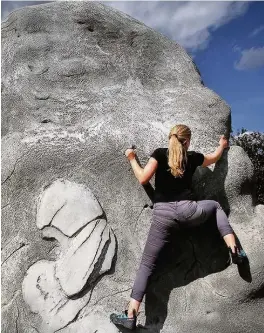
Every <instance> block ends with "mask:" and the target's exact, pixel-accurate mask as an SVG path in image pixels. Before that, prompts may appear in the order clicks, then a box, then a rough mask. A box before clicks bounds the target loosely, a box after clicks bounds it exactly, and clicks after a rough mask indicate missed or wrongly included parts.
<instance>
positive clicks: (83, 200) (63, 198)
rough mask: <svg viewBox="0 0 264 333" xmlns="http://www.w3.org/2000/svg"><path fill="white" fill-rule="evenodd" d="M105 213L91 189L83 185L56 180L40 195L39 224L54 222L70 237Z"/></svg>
mask: <svg viewBox="0 0 264 333" xmlns="http://www.w3.org/2000/svg"><path fill="white" fill-rule="evenodd" d="M102 214H103V211H102V208H101V206H100V205H99V203H98V201H97V200H96V198H95V197H94V195H93V194H92V192H91V191H90V190H89V189H87V188H85V187H84V186H83V185H79V184H74V183H71V182H69V181H66V180H64V181H61V180H57V181H55V182H54V183H52V184H51V186H49V187H48V188H46V189H45V191H44V193H43V194H42V196H41V198H40V203H39V207H38V215H37V226H38V228H40V229H42V228H43V227H44V226H47V225H52V226H54V227H56V228H58V229H59V230H61V231H62V232H63V233H64V234H65V235H66V236H69V237H71V236H72V235H73V234H75V233H76V232H78V230H80V229H81V228H83V227H84V226H85V225H86V224H87V223H89V222H91V221H92V220H94V219H96V218H97V217H99V216H101V215H102Z"/></svg>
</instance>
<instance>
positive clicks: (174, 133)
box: [168, 125, 191, 177]
mask: <svg viewBox="0 0 264 333" xmlns="http://www.w3.org/2000/svg"><path fill="white" fill-rule="evenodd" d="M188 139H191V130H190V128H189V127H188V126H186V125H176V126H174V127H172V129H171V130H170V134H169V156H168V161H169V162H168V164H169V167H170V171H171V173H172V175H173V176H174V177H182V176H183V173H184V170H185V165H186V162H187V147H186V143H187V140H188Z"/></svg>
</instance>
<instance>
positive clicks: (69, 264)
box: [56, 220, 112, 296]
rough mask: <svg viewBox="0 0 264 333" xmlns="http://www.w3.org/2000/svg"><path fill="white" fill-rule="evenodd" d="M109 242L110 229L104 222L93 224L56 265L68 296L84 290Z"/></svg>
mask: <svg viewBox="0 0 264 333" xmlns="http://www.w3.org/2000/svg"><path fill="white" fill-rule="evenodd" d="M109 241H110V235H109V228H108V227H107V225H106V221H104V220H99V221H94V222H91V223H90V224H89V225H88V226H86V227H85V228H84V229H83V230H82V232H81V233H80V234H79V235H78V236H76V237H75V239H74V240H73V242H72V244H71V246H70V247H69V248H68V250H67V252H66V253H64V254H63V255H62V256H61V258H60V259H59V260H58V262H57V263H56V277H57V278H58V280H59V281H60V285H61V287H62V289H63V291H64V292H65V294H66V295H67V296H73V295H75V294H78V293H79V292H80V291H81V290H82V289H83V288H84V286H85V285H86V283H87V281H89V277H90V275H91V274H92V273H93V272H94V269H95V267H96V265H97V264H99V262H100V257H101V256H103V258H104V256H105V253H104V252H105V250H104V247H105V246H106V245H108V244H107V242H109ZM103 250H104V251H103ZM111 257H112V252H111ZM101 260H102V259H101ZM96 277H97V276H96Z"/></svg>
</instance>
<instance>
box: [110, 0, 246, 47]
mask: <svg viewBox="0 0 264 333" xmlns="http://www.w3.org/2000/svg"><path fill="white" fill-rule="evenodd" d="M104 3H105V4H106V5H109V6H112V7H114V8H116V9H119V10H121V11H123V12H125V13H126V14H128V15H130V16H132V17H134V18H136V19H138V20H139V21H142V22H144V23H145V24H146V25H147V26H150V27H152V28H154V29H155V30H158V31H160V32H161V33H163V34H164V35H166V36H168V37H169V38H171V39H173V40H175V41H176V42H178V43H180V44H181V45H182V46H184V47H186V48H188V49H192V50H195V49H201V48H205V47H206V46H207V45H208V43H209V42H210V38H211V37H212V35H211V33H212V31H214V30H216V29H218V28H219V27H220V26H222V25H224V24H226V23H227V22H229V21H231V20H232V19H234V18H235V17H237V16H240V15H242V14H244V13H245V12H246V10H247V8H248V3H246V2H234V1H233V2H227V1H221V2H219V1H212V2H200V1H199V2H198V1H193V2H192V1H190V2H176V1H175V2H174V1H170V2H165V1H164V2H163V1H146V2H141V1H140V2H136V1H134V2H132V1H129V2H125V1H105V2H104Z"/></svg>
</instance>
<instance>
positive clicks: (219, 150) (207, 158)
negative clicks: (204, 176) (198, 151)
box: [202, 135, 228, 167]
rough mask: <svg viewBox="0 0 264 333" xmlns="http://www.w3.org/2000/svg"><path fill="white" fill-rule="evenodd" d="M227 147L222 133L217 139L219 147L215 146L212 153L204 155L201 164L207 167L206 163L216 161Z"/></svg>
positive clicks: (226, 141)
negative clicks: (218, 139)
mask: <svg viewBox="0 0 264 333" xmlns="http://www.w3.org/2000/svg"><path fill="white" fill-rule="evenodd" d="M227 147H228V140H227V139H226V138H225V137H224V135H222V136H221V138H220V141H219V147H217V148H216V150H215V151H214V152H213V153H211V154H206V155H204V162H203V164H202V166H203V167H207V166H208V165H211V164H214V163H216V162H217V161H218V160H219V159H220V157H221V156H222V154H223V151H224V149H225V148H227Z"/></svg>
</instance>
